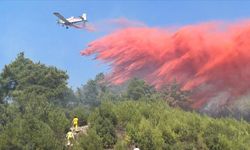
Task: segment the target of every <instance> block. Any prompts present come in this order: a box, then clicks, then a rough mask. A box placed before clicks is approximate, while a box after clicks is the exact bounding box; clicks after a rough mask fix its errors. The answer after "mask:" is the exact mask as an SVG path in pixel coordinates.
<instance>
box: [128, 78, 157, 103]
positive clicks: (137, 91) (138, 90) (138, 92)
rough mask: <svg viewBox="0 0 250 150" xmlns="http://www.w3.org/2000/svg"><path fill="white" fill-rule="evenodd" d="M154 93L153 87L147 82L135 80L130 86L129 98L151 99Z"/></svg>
mask: <svg viewBox="0 0 250 150" xmlns="http://www.w3.org/2000/svg"><path fill="white" fill-rule="evenodd" d="M153 92H154V89H153V87H151V86H149V85H148V84H147V83H146V82H145V81H143V80H139V79H137V78H134V79H132V80H131V81H130V82H129V84H128V89H127V96H128V98H129V99H133V100H139V99H140V98H145V97H149V96H150V95H152V94H153Z"/></svg>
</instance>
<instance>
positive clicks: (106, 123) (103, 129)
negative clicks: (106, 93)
mask: <svg viewBox="0 0 250 150" xmlns="http://www.w3.org/2000/svg"><path fill="white" fill-rule="evenodd" d="M89 122H90V125H91V128H93V129H94V130H95V131H96V133H97V135H98V136H100V138H101V140H102V144H103V147H104V148H112V147H113V145H114V144H115V143H116V141H117V136H116V133H115V126H116V125H117V119H116V116H115V114H114V113H113V112H112V110H111V109H110V105H109V104H103V105H102V106H101V107H99V108H98V109H96V110H95V112H93V113H92V114H91V116H90V119H89Z"/></svg>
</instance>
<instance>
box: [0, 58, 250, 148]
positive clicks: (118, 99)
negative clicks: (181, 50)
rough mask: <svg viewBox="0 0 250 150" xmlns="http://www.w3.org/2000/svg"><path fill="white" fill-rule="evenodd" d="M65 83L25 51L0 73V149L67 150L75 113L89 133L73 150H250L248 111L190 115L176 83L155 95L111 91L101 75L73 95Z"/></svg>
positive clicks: (138, 87) (129, 85) (134, 88)
mask: <svg viewBox="0 0 250 150" xmlns="http://www.w3.org/2000/svg"><path fill="white" fill-rule="evenodd" d="M68 78H69V77H68V75H67V73H66V71H62V70H60V69H58V68H56V67H54V66H47V65H44V64H42V63H40V62H33V61H32V60H31V59H29V58H26V57H25V55H24V53H20V54H18V56H17V57H16V58H15V60H14V61H12V62H11V63H10V64H6V65H5V67H4V68H3V70H2V71H1V72H0V149H3V150H24V149H25V150H26V149H27V150H33V149H48V150H51V149H55V150H57V149H58V150H61V149H66V147H65V142H66V139H65V134H66V132H67V131H68V129H69V127H71V121H72V118H73V117H74V116H75V115H77V116H78V118H79V122H80V126H83V125H86V124H88V125H89V129H88V131H87V135H82V136H80V137H78V138H77V139H76V140H75V141H74V145H73V147H72V149H77V150H78V149H79V150H80V149H83V150H96V149H98V150H99V149H118V150H120V149H121V150H123V149H131V148H133V147H134V146H135V145H138V147H139V148H140V149H142V150H154V149H155V150H159V149H166V150H168V149H169V150H173V149H176V150H179V149H197V150H207V149H212V150H220V149H221V150H222V149H223V150H227V149H228V150H231V149H232V150H235V149H242V150H244V149H246V150H247V149H249V147H250V145H249V140H250V124H249V123H248V122H247V121H249V120H248V119H249V117H248V116H249V111H248V110H249V109H248V110H246V111H244V113H242V112H240V111H234V110H233V109H232V108H224V109H223V111H222V112H221V115H220V118H212V117H209V116H206V115H204V114H203V115H202V114H200V113H198V112H193V111H192V110H191V108H189V107H188V106H189V101H190V99H189V94H190V93H189V92H188V91H181V90H180V87H179V86H178V84H177V83H176V82H174V83H173V84H171V85H165V86H164V87H163V88H162V89H160V90H156V89H155V88H154V87H152V86H150V85H149V84H148V83H146V82H145V81H143V80H141V79H138V78H134V79H131V80H129V81H128V82H126V83H124V84H123V85H112V84H111V83H107V82H106V81H105V80H104V79H105V75H104V74H103V73H100V74H98V75H97V76H96V77H94V78H93V79H91V80H89V81H88V82H87V83H86V84H84V85H82V86H81V87H78V88H77V90H75V91H74V90H72V89H71V88H69V86H68V85H67V80H68ZM183 109H184V110H183ZM221 116H227V117H221ZM229 116H232V117H234V118H236V119H237V120H236V119H234V118H229ZM245 120H246V121H245Z"/></svg>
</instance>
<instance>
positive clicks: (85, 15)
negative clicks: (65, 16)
mask: <svg viewBox="0 0 250 150" xmlns="http://www.w3.org/2000/svg"><path fill="white" fill-rule="evenodd" d="M80 17H81V18H82V20H84V21H87V14H86V13H83V14H82V16H80Z"/></svg>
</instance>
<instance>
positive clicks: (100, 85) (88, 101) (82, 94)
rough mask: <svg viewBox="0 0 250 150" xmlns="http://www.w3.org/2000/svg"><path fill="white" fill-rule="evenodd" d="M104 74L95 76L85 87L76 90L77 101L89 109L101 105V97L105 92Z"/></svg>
mask: <svg viewBox="0 0 250 150" xmlns="http://www.w3.org/2000/svg"><path fill="white" fill-rule="evenodd" d="M103 81H104V74H103V73H100V74H98V75H96V77H95V79H94V80H89V81H88V82H87V84H86V85H83V86H82V87H81V88H78V89H77V92H76V94H77V98H78V99H79V101H80V102H81V103H82V104H84V105H87V106H89V107H96V106H98V105H100V103H101V95H102V94H103V93H104V92H105V91H106V86H105V84H104V82H103Z"/></svg>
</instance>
